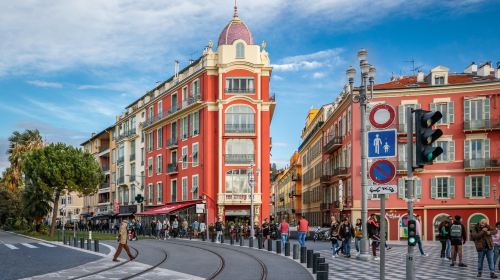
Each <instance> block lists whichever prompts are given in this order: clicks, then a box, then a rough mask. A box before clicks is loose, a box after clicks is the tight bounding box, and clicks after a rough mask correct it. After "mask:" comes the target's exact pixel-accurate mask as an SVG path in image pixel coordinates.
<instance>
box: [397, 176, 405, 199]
mask: <svg viewBox="0 0 500 280" xmlns="http://www.w3.org/2000/svg"><path fill="white" fill-rule="evenodd" d="M398 198H401V199H404V198H405V179H404V178H399V179H398Z"/></svg>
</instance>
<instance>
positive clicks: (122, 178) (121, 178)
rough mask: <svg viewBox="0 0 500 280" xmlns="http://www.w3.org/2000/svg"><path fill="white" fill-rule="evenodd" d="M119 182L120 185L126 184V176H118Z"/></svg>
mask: <svg viewBox="0 0 500 280" xmlns="http://www.w3.org/2000/svg"><path fill="white" fill-rule="evenodd" d="M117 183H118V184H119V185H122V184H125V176H120V177H118V179H117Z"/></svg>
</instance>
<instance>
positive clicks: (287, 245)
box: [285, 242, 290, 257]
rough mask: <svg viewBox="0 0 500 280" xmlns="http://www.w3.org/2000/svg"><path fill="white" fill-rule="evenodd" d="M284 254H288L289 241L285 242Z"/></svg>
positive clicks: (287, 255)
mask: <svg viewBox="0 0 500 280" xmlns="http://www.w3.org/2000/svg"><path fill="white" fill-rule="evenodd" d="M285 256H286V257H289V256H290V243H289V242H286V243H285Z"/></svg>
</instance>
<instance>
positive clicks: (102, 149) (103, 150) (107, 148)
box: [98, 145, 109, 153]
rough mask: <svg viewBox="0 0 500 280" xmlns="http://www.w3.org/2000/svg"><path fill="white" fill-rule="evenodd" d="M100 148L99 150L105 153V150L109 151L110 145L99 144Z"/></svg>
mask: <svg viewBox="0 0 500 280" xmlns="http://www.w3.org/2000/svg"><path fill="white" fill-rule="evenodd" d="M98 150H99V153H104V152H108V153H109V146H108V145H103V146H99V147H98Z"/></svg>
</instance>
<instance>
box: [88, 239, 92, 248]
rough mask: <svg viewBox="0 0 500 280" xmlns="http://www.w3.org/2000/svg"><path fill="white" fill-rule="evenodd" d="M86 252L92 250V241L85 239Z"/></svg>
mask: <svg viewBox="0 0 500 280" xmlns="http://www.w3.org/2000/svg"><path fill="white" fill-rule="evenodd" d="M87 250H89V251H90V250H92V240H90V239H87Z"/></svg>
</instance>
